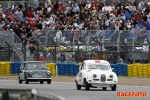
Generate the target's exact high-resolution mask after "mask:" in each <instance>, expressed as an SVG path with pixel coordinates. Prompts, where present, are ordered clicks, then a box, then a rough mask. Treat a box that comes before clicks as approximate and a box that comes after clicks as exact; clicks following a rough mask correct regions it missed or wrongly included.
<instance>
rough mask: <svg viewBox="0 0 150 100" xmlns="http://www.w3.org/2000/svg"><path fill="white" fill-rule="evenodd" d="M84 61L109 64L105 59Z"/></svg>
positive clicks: (86, 61)
mask: <svg viewBox="0 0 150 100" xmlns="http://www.w3.org/2000/svg"><path fill="white" fill-rule="evenodd" d="M84 62H85V63H99V64H101V63H103V64H109V62H108V61H106V60H85V61H84Z"/></svg>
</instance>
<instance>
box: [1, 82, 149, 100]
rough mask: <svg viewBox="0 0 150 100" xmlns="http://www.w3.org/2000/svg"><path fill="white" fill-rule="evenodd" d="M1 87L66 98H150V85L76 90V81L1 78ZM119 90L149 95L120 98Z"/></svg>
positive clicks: (96, 99)
mask: <svg viewBox="0 0 150 100" xmlns="http://www.w3.org/2000/svg"><path fill="white" fill-rule="evenodd" d="M0 87H3V88H23V89H24V88H35V89H38V90H39V92H43V93H52V94H55V95H58V96H60V97H62V98H64V99H65V100H150V87H146V86H145V87H142V86H123V85H118V86H117V90H116V91H111V90H110V89H107V90H106V91H102V90H101V89H95V88H91V89H90V90H89V91H85V90H84V87H83V88H82V89H81V90H76V86H75V83H71V82H68V83H65V82H52V83H51V84H47V83H46V82H45V83H44V84H40V83H29V84H25V83H22V84H19V83H18V81H15V80H8V81H7V80H0ZM117 92H147V94H148V96H147V97H146V98H143V97H139V98H137V97H133V98H118V97H117V96H116V95H117Z"/></svg>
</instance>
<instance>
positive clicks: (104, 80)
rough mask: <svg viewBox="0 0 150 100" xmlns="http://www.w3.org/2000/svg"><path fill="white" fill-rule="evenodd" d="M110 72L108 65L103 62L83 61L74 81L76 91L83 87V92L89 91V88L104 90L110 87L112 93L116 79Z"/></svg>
mask: <svg viewBox="0 0 150 100" xmlns="http://www.w3.org/2000/svg"><path fill="white" fill-rule="evenodd" d="M112 70H113V69H112V68H111V66H110V63H109V62H108V61H105V60H85V61H83V63H82V66H80V70H79V72H78V74H77V76H76V79H75V83H76V87H77V89H78V90H80V89H81V87H85V90H89V89H90V87H91V88H102V89H103V90H106V89H107V88H109V87H110V88H111V90H112V91H115V90H116V88H117V82H118V77H117V75H116V73H114V72H113V71H112Z"/></svg>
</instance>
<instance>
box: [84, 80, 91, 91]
mask: <svg viewBox="0 0 150 100" xmlns="http://www.w3.org/2000/svg"><path fill="white" fill-rule="evenodd" d="M84 86H85V90H89V89H90V85H89V84H88V82H87V81H86V79H84Z"/></svg>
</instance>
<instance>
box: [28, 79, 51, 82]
mask: <svg viewBox="0 0 150 100" xmlns="http://www.w3.org/2000/svg"><path fill="white" fill-rule="evenodd" d="M28 80H29V81H48V80H51V78H28Z"/></svg>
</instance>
